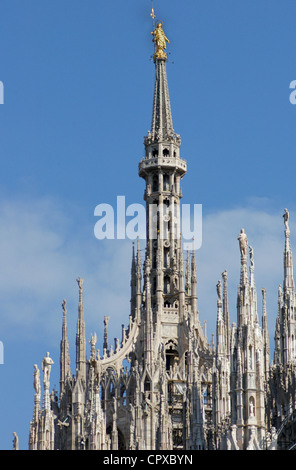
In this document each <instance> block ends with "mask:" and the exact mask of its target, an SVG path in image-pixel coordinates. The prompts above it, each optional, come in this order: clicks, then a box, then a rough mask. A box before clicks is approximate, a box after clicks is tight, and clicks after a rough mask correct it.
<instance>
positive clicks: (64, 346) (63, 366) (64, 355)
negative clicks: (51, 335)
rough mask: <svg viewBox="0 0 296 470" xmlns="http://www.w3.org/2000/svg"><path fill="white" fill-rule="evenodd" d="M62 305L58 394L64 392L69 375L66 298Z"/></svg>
mask: <svg viewBox="0 0 296 470" xmlns="http://www.w3.org/2000/svg"><path fill="white" fill-rule="evenodd" d="M62 307H63V327H62V340H61V346H60V394H61V395H62V394H63V393H64V387H65V381H66V378H67V377H68V376H69V375H71V370H70V354H69V341H68V327H67V309H66V300H63V303H62Z"/></svg>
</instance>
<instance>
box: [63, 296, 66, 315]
mask: <svg viewBox="0 0 296 470" xmlns="http://www.w3.org/2000/svg"><path fill="white" fill-rule="evenodd" d="M66 304H67V301H66V300H65V299H64V300H63V302H62V308H63V314H64V315H66V313H67V309H66Z"/></svg>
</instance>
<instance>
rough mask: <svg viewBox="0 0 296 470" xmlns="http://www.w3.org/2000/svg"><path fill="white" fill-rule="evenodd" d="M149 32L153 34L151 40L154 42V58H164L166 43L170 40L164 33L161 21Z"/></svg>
mask: <svg viewBox="0 0 296 470" xmlns="http://www.w3.org/2000/svg"><path fill="white" fill-rule="evenodd" d="M153 14H154V12H153ZM151 34H152V35H153V42H154V43H155V54H154V59H166V57H167V55H166V53H165V52H164V50H165V49H166V43H167V42H168V43H169V42H170V41H169V40H168V38H167V37H166V35H165V34H164V31H163V29H162V22H159V23H158V24H157V26H156V28H155V29H154V31H152V32H151Z"/></svg>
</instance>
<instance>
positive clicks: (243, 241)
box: [237, 228, 248, 256]
mask: <svg viewBox="0 0 296 470" xmlns="http://www.w3.org/2000/svg"><path fill="white" fill-rule="evenodd" d="M237 239H238V241H239V246H240V252H241V255H242V256H246V255H247V247H248V238H247V235H246V233H245V229H243V228H242V229H241V231H240V234H239V236H238V238H237Z"/></svg>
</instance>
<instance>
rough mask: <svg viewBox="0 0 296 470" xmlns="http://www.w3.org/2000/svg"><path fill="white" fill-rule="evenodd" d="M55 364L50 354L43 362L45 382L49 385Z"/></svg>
mask: <svg viewBox="0 0 296 470" xmlns="http://www.w3.org/2000/svg"><path fill="white" fill-rule="evenodd" d="M53 364H54V362H53V360H52V359H51V357H49V352H47V353H46V356H45V357H44V358H43V361H42V370H43V372H44V382H45V383H49V379H50V372H51V366H52V365H53Z"/></svg>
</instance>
